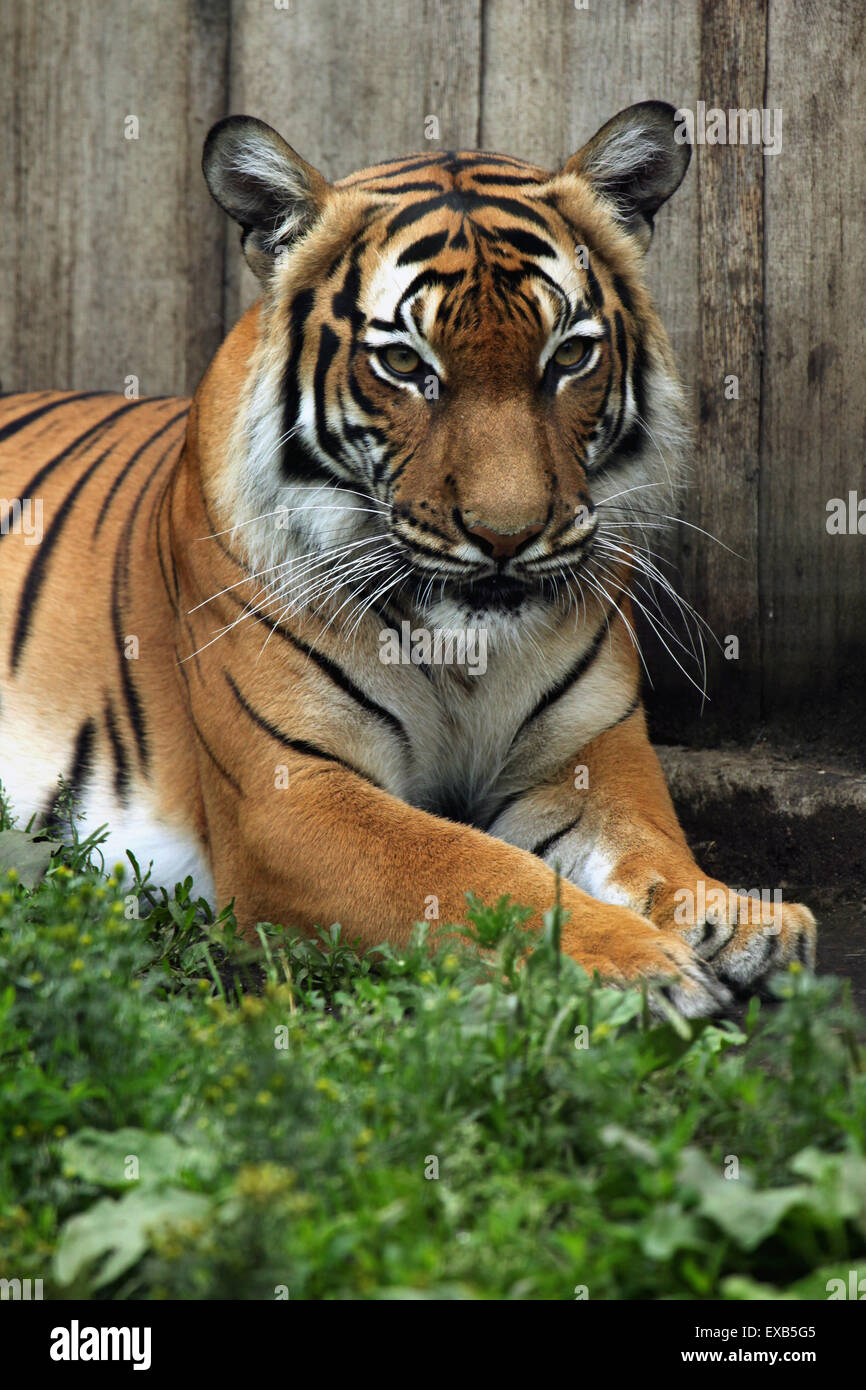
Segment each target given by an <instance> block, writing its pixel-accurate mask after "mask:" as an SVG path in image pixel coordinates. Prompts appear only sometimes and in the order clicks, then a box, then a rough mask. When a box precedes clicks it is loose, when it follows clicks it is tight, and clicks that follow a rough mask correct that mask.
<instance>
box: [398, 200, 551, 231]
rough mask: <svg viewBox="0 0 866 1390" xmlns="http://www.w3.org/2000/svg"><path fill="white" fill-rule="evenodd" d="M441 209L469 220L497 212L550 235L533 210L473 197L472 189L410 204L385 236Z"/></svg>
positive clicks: (511, 203)
mask: <svg viewBox="0 0 866 1390" xmlns="http://www.w3.org/2000/svg"><path fill="white" fill-rule="evenodd" d="M440 208H448V209H449V210H450V211H452V212H459V213H462V214H463V216H465V217H471V216H472V213H473V212H476V211H480V210H482V209H484V208H490V209H495V210H496V211H497V212H505V213H508V214H509V215H510V216H511V217H516V218H519V219H522V220H523V221H525V222H533V223H534V224H535V225H536V226H537V227H543V228H544V230H545V231H546V232H549V231H550V228H549V226H548V224H547V221H546V219H545V218H544V217H543V216H542V214H541V213H540V212H538V211H537V209H536V208H534V207H530V206H528V205H527V204H526V203H521V202H520V201H519V200H518V199H517V198H497V197H490V196H488V195H486V194H484V193H474V192H473V191H472V190H471V189H461V190H455V191H454V192H449V193H442V194H440V196H439V197H438V198H424V199H423V200H422V201H421V202H420V203H413V204H412V205H411V206H410V207H407V208H401V210H400V211H399V212H398V213H397V214H396V215H395V216H394V217H392V218H391V220H390V222H389V223H388V227H387V235H388V236H389V237H392V236H394V235H396V233H397V232H400V231H402V230H403V228H404V227H411V226H412V225H413V223H415V222H420V221H421V219H422V218H423V217H426V216H427V215H428V213H431V212H438V211H439V209H440Z"/></svg>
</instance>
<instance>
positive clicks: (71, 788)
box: [45, 719, 96, 825]
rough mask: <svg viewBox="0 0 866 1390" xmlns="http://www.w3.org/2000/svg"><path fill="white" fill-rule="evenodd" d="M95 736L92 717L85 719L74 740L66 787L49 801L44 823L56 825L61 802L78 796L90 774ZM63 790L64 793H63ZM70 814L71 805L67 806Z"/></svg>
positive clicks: (58, 820) (58, 819) (58, 821)
mask: <svg viewBox="0 0 866 1390" xmlns="http://www.w3.org/2000/svg"><path fill="white" fill-rule="evenodd" d="M95 737H96V726H95V725H94V723H93V720H92V719H85V721H84V723H83V724H82V725H81V727H80V728H79V730H78V735H77V737H76V740H75V752H74V753H73V755H72V768H71V770H70V773H69V776H68V777H67V778H66V787H65V789H62V790H61V791H59V792H58V793H57V795H56V796H55V797H54V799H53V801H52V802H51V805H50V807H49V808H48V810H47V811H46V813H45V823H46V825H58V824H59V823H60V812H61V804H62V802H63V801H64V800H65V798H66V796H68V798H69V801H70V803H71V802H72V801H74V799H75V798H77V797H78V795H79V793H80V792H81V789H82V787H83V785H84V783H85V782H86V780H87V778H88V777H89V776H90V772H91V769H92V767H93V744H94V740H95ZM64 792H65V794H64ZM69 813H70V814H72V807H71V805H70V807H69Z"/></svg>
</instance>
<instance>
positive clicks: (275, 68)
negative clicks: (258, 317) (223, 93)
mask: <svg viewBox="0 0 866 1390" xmlns="http://www.w3.org/2000/svg"><path fill="white" fill-rule="evenodd" d="M287 4H288V8H287V9H276V8H275V7H274V6H273V5H272V4H264V3H263V4H256V5H252V4H235V5H234V6H233V9H232V57H231V110H232V111H233V112H237V113H246V114H248V115H251V116H258V117H259V119H260V120H263V121H267V122H268V124H269V125H272V126H274V127H275V128H276V129H277V130H279V132H280V134H281V135H283V136H284V137H285V139H286V140H288V141H289V143H290V144H291V145H293V146H294V147H295V149H297V150H298V151H299V153H300V154H302V155H303V156H304V158H305V159H307V160H309V162H310V163H311V164H314V165H315V166H316V167H317V168H319V169H320V170H321V171H322V173H323V174H325V176H326V177H327V178H330V179H335V178H341V177H342V176H343V175H345V174H350V173H352V172H353V171H354V170H356V169H359V168H364V167H365V166H366V165H368V164H373V163H376V162H378V161H380V160H383V159H388V158H391V157H394V156H397V155H403V154H408V153H410V152H411V151H413V150H419V149H425V148H426V149H430V148H433V149H442V148H445V149H447V148H453V147H455V146H469V147H470V148H472V147H474V146H475V145H476V144H477V143H478V120H479V71H480V46H481V0H462V3H461V4H459V5H455V4H451V3H447V0H356V3H354V4H353V5H352V6H351V7H347V6H346V4H345V3H343V0H317V3H316V4H305V3H302V0H287ZM427 116H435V117H436V119H437V120H438V122H439V133H440V138H439V139H438V140H428V139H427V138H426V136H425V118H426V117H427ZM226 280H227V317H228V318H229V320H230V321H233V320H234V319H235V318H237V317H238V316H239V314H240V313H241V312H242V310H243V309H244V308H246V307H247V305H249V304H250V303H251V302H252V301H253V300H254V299H255V298H256V297H257V295H258V286H257V283H256V280H255V278H254V277H253V276H252V274H251V273H250V271H249V270H248V269H247V268H246V266H245V265H244V264H243V261H242V258H241V255H240V253H239V251H238V250H237V238H236V237H235V235H234V233H232V232H230V233H229V243H228V252H227V260H226Z"/></svg>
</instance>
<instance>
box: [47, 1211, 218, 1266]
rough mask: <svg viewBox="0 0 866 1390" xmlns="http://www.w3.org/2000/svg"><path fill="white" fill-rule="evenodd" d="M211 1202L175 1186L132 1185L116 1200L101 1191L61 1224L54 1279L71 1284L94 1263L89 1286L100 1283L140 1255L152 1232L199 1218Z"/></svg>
mask: <svg viewBox="0 0 866 1390" xmlns="http://www.w3.org/2000/svg"><path fill="white" fill-rule="evenodd" d="M210 1207H211V1203H210V1201H209V1199H208V1198H207V1197H202V1196H200V1195H199V1194H198V1193H195V1192H182V1191H180V1190H179V1189H177V1188H169V1189H166V1190H165V1191H162V1192H156V1191H150V1190H142V1189H136V1190H135V1191H134V1192H127V1194H126V1196H125V1197H121V1198H120V1199H119V1200H115V1199H114V1198H112V1197H103V1198H102V1200H101V1201H99V1202H95V1203H94V1204H93V1206H92V1207H88V1209H87V1211H84V1212H81V1213H80V1214H79V1215H78V1216H73V1217H71V1219H70V1220H69V1221H67V1222H66V1224H65V1225H64V1227H63V1229H62V1230H61V1233H60V1240H59V1242H58V1245H57V1251H56V1253H55V1256H54V1275H55V1278H56V1279H57V1282H58V1283H59V1284H71V1283H72V1282H73V1280H74V1279H76V1278H77V1277H78V1276H79V1275H80V1274H82V1273H83V1272H84V1271H85V1270H87V1269H89V1268H91V1267H92V1266H93V1265H97V1264H98V1265H99V1266H100V1267H99V1269H98V1270H97V1271H96V1272H95V1274H94V1277H93V1279H92V1281H91V1283H92V1287H93V1288H94V1289H100V1288H103V1287H104V1286H105V1285H106V1284H110V1283H111V1282H112V1281H113V1280H114V1279H117V1278H118V1277H119V1276H120V1275H121V1274H124V1273H125V1272H126V1270H128V1269H131V1268H132V1266H133V1265H134V1264H136V1263H137V1261H138V1260H140V1259H141V1257H142V1255H143V1254H144V1253H145V1251H146V1250H147V1249H148V1248H149V1246H150V1243H151V1239H152V1236H153V1235H154V1234H164V1233H165V1232H166V1231H167V1230H168V1229H170V1228H171V1227H174V1226H177V1225H178V1223H179V1222H187V1221H192V1222H200V1221H204V1220H205V1219H206V1217H207V1216H208V1213H209V1211H210Z"/></svg>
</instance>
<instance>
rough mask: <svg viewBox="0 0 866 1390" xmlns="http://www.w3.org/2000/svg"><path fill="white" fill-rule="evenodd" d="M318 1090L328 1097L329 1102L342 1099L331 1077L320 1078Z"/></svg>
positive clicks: (317, 1084) (317, 1083) (317, 1085)
mask: <svg viewBox="0 0 866 1390" xmlns="http://www.w3.org/2000/svg"><path fill="white" fill-rule="evenodd" d="M316 1090H317V1091H321V1092H322V1093H323V1094H324V1095H326V1096H327V1097H328V1100H339V1099H340V1092H339V1091H338V1089H337V1087H336V1086H335V1085H334V1083H333V1081H331V1079H330V1077H327V1076H320V1077H319V1079H318V1081H317V1082H316Z"/></svg>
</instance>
